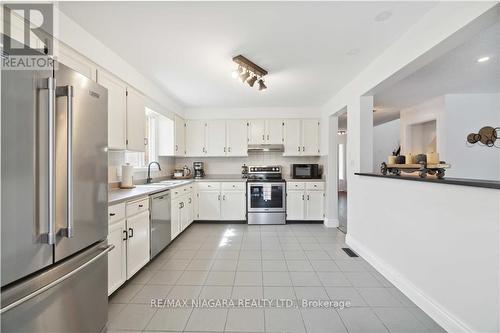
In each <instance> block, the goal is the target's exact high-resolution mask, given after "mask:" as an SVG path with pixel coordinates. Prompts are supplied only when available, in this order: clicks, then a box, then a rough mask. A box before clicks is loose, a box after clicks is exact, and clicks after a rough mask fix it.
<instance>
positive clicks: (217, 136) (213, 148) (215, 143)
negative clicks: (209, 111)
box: [205, 120, 227, 156]
mask: <svg viewBox="0 0 500 333" xmlns="http://www.w3.org/2000/svg"><path fill="white" fill-rule="evenodd" d="M205 146H206V151H205V152H206V156H226V151H227V148H226V121H225V120H209V121H207V122H206V144H205Z"/></svg>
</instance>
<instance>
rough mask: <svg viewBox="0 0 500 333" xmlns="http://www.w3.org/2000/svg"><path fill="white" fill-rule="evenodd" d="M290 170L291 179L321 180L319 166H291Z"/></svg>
mask: <svg viewBox="0 0 500 333" xmlns="http://www.w3.org/2000/svg"><path fill="white" fill-rule="evenodd" d="M290 169H291V170H290V173H291V175H292V178H293V179H321V171H322V170H321V167H320V165H319V164H292V166H291V167H290Z"/></svg>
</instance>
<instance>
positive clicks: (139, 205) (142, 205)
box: [127, 198, 149, 217]
mask: <svg viewBox="0 0 500 333" xmlns="http://www.w3.org/2000/svg"><path fill="white" fill-rule="evenodd" d="M148 209H149V198H142V199H139V200H136V201H131V202H127V217H129V216H132V215H135V214H138V213H140V212H144V211H146V210H148Z"/></svg>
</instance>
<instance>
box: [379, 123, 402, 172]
mask: <svg viewBox="0 0 500 333" xmlns="http://www.w3.org/2000/svg"><path fill="white" fill-rule="evenodd" d="M399 144H400V120H399V119H396V120H392V121H388V122H386V123H383V124H380V125H378V126H375V127H373V172H377V173H378V172H380V164H382V162H386V163H387V157H388V156H390V155H392V152H393V151H394V150H395V149H397V147H398V146H399Z"/></svg>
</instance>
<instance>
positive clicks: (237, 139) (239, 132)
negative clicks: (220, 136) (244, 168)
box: [226, 120, 248, 156]
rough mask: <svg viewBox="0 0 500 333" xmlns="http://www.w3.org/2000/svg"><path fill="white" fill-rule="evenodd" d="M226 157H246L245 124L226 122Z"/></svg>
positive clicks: (241, 121)
mask: <svg viewBox="0 0 500 333" xmlns="http://www.w3.org/2000/svg"><path fill="white" fill-rule="evenodd" d="M226 156H248V144H247V122H246V121H245V120H228V121H227V122H226Z"/></svg>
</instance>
